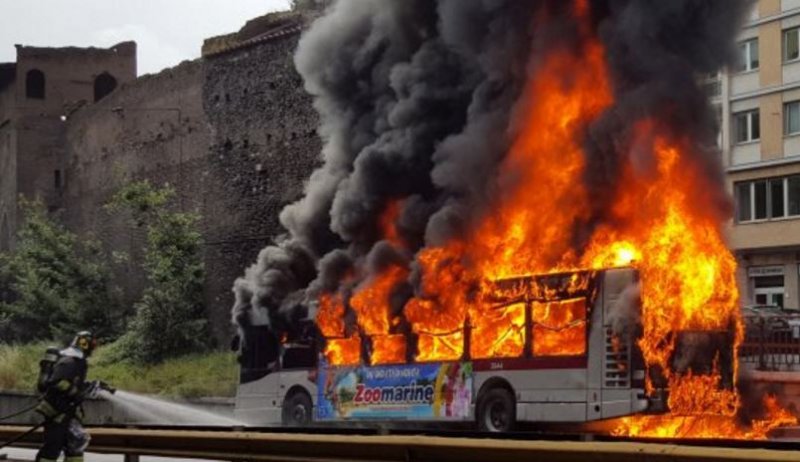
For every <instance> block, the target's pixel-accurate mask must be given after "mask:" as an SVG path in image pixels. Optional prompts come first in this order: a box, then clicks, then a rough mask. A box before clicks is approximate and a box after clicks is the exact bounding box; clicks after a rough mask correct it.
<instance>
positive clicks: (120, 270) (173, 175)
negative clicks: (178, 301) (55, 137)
mask: <svg viewBox="0 0 800 462" xmlns="http://www.w3.org/2000/svg"><path fill="white" fill-rule="evenodd" d="M203 75H204V74H203V63H202V62H201V61H199V60H198V61H192V62H184V63H183V64H181V65H179V66H177V67H174V68H171V69H167V70H165V71H162V72H161V73H159V74H155V75H147V76H144V77H142V78H139V79H137V80H136V81H134V82H131V83H129V84H126V85H124V86H122V87H121V88H120V89H118V91H116V92H114V93H112V94H110V95H109V96H108V97H106V98H105V99H103V100H102V101H100V102H98V103H96V104H94V105H91V106H87V107H84V108H82V109H80V110H79V111H76V112H75V113H74V114H73V115H72V116H70V117H69V119H68V120H67V122H66V124H67V134H66V147H67V151H68V154H67V163H66V181H65V187H64V202H65V204H66V212H65V220H66V223H67V225H68V226H69V228H70V229H71V230H73V231H75V232H77V233H79V234H81V235H86V236H90V235H91V236H94V237H96V238H97V239H100V240H101V241H102V242H103V243H104V245H105V247H106V249H107V250H108V251H109V252H125V253H126V254H128V255H129V256H130V257H131V258H130V260H129V263H127V264H121V265H115V273H116V275H117V278H115V279H116V280H117V281H119V282H120V283H121V289H123V294H124V299H125V301H126V303H127V304H129V305H130V304H132V303H133V302H134V301H135V300H137V299H138V298H139V297H140V295H141V289H142V287H143V284H144V277H143V275H142V274H141V271H140V265H141V256H142V252H141V251H142V247H143V245H144V236H143V233H142V230H138V229H133V228H131V225H130V223H129V221H128V220H127V219H126V217H125V216H122V215H120V214H111V213H109V212H107V211H106V210H104V209H103V206H104V205H105V204H107V203H108V201H109V200H110V198H111V196H113V194H114V193H115V192H116V191H118V190H119V188H120V187H122V186H123V185H125V184H127V183H129V182H130V181H133V180H139V179H149V180H150V181H151V182H152V183H153V184H154V185H165V184H169V185H172V186H173V187H174V188H175V189H176V190H177V191H178V192H179V197H178V200H177V201H176V206H177V207H178V208H180V209H182V210H186V211H190V210H191V211H198V212H200V213H203V207H204V204H205V202H206V201H207V200H208V198H207V197H206V196H205V195H204V191H205V188H204V182H205V179H206V178H207V175H208V172H207V168H206V158H207V154H208V139H209V138H208V124H207V121H206V118H205V114H204V112H203V107H202V87H203Z"/></svg>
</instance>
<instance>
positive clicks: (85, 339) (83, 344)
mask: <svg viewBox="0 0 800 462" xmlns="http://www.w3.org/2000/svg"><path fill="white" fill-rule="evenodd" d="M70 346H71V347H73V348H77V349H79V350H81V351H82V352H83V354H84V355H86V356H89V355H91V354H92V351H94V349H95V348H96V347H97V339H96V338H94V335H93V334H92V333H91V332H89V331H88V330H84V331H81V332H78V334H77V335H76V336H75V338H74V339H72V343H71V344H70Z"/></svg>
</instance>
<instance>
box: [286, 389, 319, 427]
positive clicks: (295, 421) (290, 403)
mask: <svg viewBox="0 0 800 462" xmlns="http://www.w3.org/2000/svg"><path fill="white" fill-rule="evenodd" d="M312 409H313V404H312V403H311V397H310V396H308V393H306V392H305V391H296V392H294V393H292V394H291V395H289V396H287V397H286V399H285V400H284V401H283V411H282V420H283V425H284V426H286V427H307V426H308V425H309V424H311V412H312Z"/></svg>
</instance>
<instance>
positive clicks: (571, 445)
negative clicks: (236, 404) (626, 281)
mask: <svg viewBox="0 0 800 462" xmlns="http://www.w3.org/2000/svg"><path fill="white" fill-rule="evenodd" d="M24 430H25V427H0V441H5V440H8V439H10V438H12V437H13V436H15V435H17V434H19V433H21V432H23V431H24ZM90 433H91V436H92V442H91V446H90V447H89V451H90V452H99V453H109V454H125V455H129V456H139V455H152V456H162V457H184V458H196V459H212V460H226V461H245V460H246V461H269V462H278V461H287V462H289V461H291V462H325V461H339V462H342V461H364V462H366V461H370V462H422V461H426V462H428V461H430V462H520V461H525V462H534V461H548V462H572V461H580V462H589V461H595V462H602V461H613V462H628V461H630V462H667V461H670V462H674V461H693V462H711V461H720V462H721V461H734V462H737V461H742V462H744V461H748V462H751V461H773V462H778V461H787V462H789V461H791V462H797V461H799V460H800V452H794V451H778V450H770V449H742V448H720V447H692V446H681V445H674V444H652V443H631V442H572V441H518V440H502V439H478V438H449V437H436V436H359V435H331V434H324V435H318V434H284V433H256V432H247V431H242V432H234V431H192V430H152V429H148V430H145V429H116V428H92V429H90ZM40 439H41V435H40V434H33V435H32V436H31V438H28V439H27V440H25V441H24V442H23V443H21V444H20V445H21V446H28V447H31V446H35V445H36V444H37V443H38V441H39V440H40Z"/></svg>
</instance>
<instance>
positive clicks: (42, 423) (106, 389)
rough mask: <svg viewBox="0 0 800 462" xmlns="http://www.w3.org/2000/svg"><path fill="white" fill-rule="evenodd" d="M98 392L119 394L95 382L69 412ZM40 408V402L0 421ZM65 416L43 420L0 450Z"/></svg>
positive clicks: (111, 388) (9, 441)
mask: <svg viewBox="0 0 800 462" xmlns="http://www.w3.org/2000/svg"><path fill="white" fill-rule="evenodd" d="M97 390H105V391H107V392H109V393H111V394H112V395H113V394H114V393H116V392H117V390H116V388H114V387H112V386H110V385H108V384H107V383H105V382H103V381H95V382H93V385H92V387H91V388H90V389H88V390H86V392H85V393H84V394H83V396H81V399H80V400H79V401H78V403H76V404H75V405H74V406H73V407H72V409H70V410H69V412H70V413H71V412H74V411H75V409H77V407H78V406H80V403H81V402H83V400H84V399H85V398H86V397H87V395H89V394H90V393H93V392H96V391H97ZM38 406H39V402H37V403H36V404H34V405H33V406H30V407H27V408H25V409H23V410H21V411H18V412H15V413H13V414H10V415H7V416H4V417H2V418H0V421H3V420H8V419H10V418H12V417H17V416H19V415H22V414H25V413H26V412H30V411H32V410H34V409H36V407H38ZM64 414H66V412H64V413H61V414H58V415H55V416H52V417H49V418H46V419H45V420H43V421H41V422H39V423H38V424H36V425H34V426H33V427H31V428H30V429H29V430H27V431H25V432H23V433H20V434H19V435H18V436H15V437H14V438H12V439H10V440H8V441H6V442H4V443H2V444H0V449H3V448H5V447H8V446H11V445H12V444H14V443H17V442H18V441H21V440H22V439H24V438H25V437H27V436H28V435H30V434H31V433H33V432H35V431H36V430H38V429H40V428H42V427H43V426H44V425H45V424H46V423H47V422H49V421H51V420H53V419H55V418H57V417H60V416H63V415H64Z"/></svg>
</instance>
